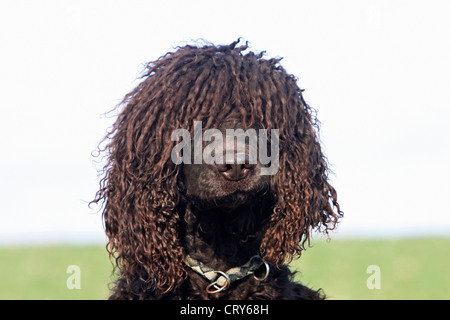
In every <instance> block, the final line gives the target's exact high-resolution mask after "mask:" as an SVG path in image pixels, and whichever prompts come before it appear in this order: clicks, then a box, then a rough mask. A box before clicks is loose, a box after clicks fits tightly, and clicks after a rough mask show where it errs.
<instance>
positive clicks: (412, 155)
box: [0, 0, 450, 245]
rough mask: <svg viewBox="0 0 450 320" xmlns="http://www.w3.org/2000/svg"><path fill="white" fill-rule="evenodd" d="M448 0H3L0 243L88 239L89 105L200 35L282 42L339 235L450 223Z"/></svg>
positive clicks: (106, 104)
mask: <svg viewBox="0 0 450 320" xmlns="http://www.w3.org/2000/svg"><path fill="white" fill-rule="evenodd" d="M449 12H450V2H448V1H437V0H433V1H393V0H391V1H381V0H377V1H361V0H355V1H332V0H329V1H317V0H316V1H298V0H294V1H283V0H278V1H263V0H257V1H250V0H245V1H242V0H238V1H236V0H227V1H195V0H192V1H181V0H180V1H175V0H171V1H167V0H164V1H131V0H127V1H120V2H119V1H106V0H105V1H1V2H0V101H1V102H0V103H1V118H0V119H1V124H0V155H1V157H0V245H1V244H2V243H11V242H24V241H25V242H26V241H28V242H43V241H44V242H45V241H91V240H102V239H103V231H102V223H101V217H100V214H99V213H96V210H93V209H89V208H88V207H87V203H88V202H89V201H90V200H92V198H93V197H94V194H95V192H96V190H97V187H98V181H97V180H98V179H97V176H96V175H97V173H96V170H95V166H94V165H93V160H94V158H93V157H92V156H91V152H93V151H94V150H95V148H96V146H97V143H98V142H99V140H100V139H101V137H102V136H103V135H104V133H105V131H106V129H107V127H108V126H109V125H110V124H111V123H112V121H113V119H111V118H107V117H105V116H102V114H103V113H105V112H106V111H108V110H111V109H112V108H113V107H114V106H115V105H116V104H117V103H118V102H119V100H120V99H121V98H122V97H123V95H125V94H126V93H127V92H128V91H130V89H132V88H133V87H134V86H135V85H136V83H137V82H136V78H137V76H138V74H139V72H140V71H141V70H142V64H143V63H145V62H147V61H151V60H154V59H156V58H158V57H159V56H161V55H162V54H164V53H165V52H167V51H168V50H170V49H172V48H173V47H175V46H178V45H184V44H186V43H187V42H189V41H190V40H192V39H199V38H203V39H206V40H208V41H211V42H213V43H216V44H227V43H231V42H232V41H234V40H236V39H237V38H238V37H244V39H245V40H248V41H249V42H250V45H251V48H252V49H253V50H256V51H261V50H266V51H267V53H268V55H269V56H270V57H273V56H281V57H284V60H283V61H282V64H283V65H284V66H285V67H286V68H287V70H288V71H289V72H290V73H293V74H295V75H296V76H298V77H299V78H300V80H299V85H300V87H302V88H304V89H306V91H305V92H304V96H305V99H306V100H307V102H308V103H309V104H310V105H311V106H312V107H314V108H315V109H317V110H318V111H319V113H318V117H319V119H320V120H321V122H322V130H321V139H322V141H323V144H324V149H325V152H326V154H327V156H328V158H329V160H330V163H331V164H332V169H333V171H334V172H335V173H336V175H335V176H334V177H333V181H334V184H335V187H336V188H337V190H338V195H339V200H340V203H341V205H342V208H343V210H344V212H345V218H344V219H342V222H341V224H340V226H339V230H338V232H337V233H338V234H339V235H340V236H355V235H360V236H363V235H389V236H392V235H404V234H424V233H425V234H447V235H450V209H449V207H448V206H447V202H448V200H449V194H450V187H449V178H450V169H449V164H450V142H449V138H450V111H449V110H450V97H449V92H450V19H449V18H448V14H449Z"/></svg>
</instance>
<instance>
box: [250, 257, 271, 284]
mask: <svg viewBox="0 0 450 320" xmlns="http://www.w3.org/2000/svg"><path fill="white" fill-rule="evenodd" d="M263 262H264V266H265V267H266V273H265V274H264V276H263V277H261V278H258V277H257V276H255V275H254V274H253V276H254V277H255V279H256V280H258V281H263V280H266V279H267V277H268V276H269V273H270V266H269V264H268V263H267V262H265V261H263Z"/></svg>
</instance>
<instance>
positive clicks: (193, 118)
mask: <svg viewBox="0 0 450 320" xmlns="http://www.w3.org/2000/svg"><path fill="white" fill-rule="evenodd" d="M237 44H238V41H236V42H234V43H232V44H231V45H226V46H214V45H206V46H203V47H195V46H185V47H181V48H178V49H177V50H176V51H174V52H170V53H167V54H166V55H164V56H162V57H161V58H160V59H158V60H157V61H155V62H151V63H149V64H148V66H147V70H146V73H145V74H144V75H143V78H144V80H143V81H142V82H141V83H140V84H139V85H138V86H137V87H136V89H134V90H133V91H132V92H130V93H129V94H128V95H127V96H126V97H125V98H124V101H123V103H122V104H123V105H124V109H123V110H122V111H121V113H120V114H119V116H118V119H117V121H116V123H115V124H114V126H113V128H112V130H111V132H110V133H109V134H108V135H107V137H106V140H108V144H107V145H106V147H105V150H106V152H107V156H108V163H107V165H106V166H105V169H104V177H103V179H102V180H101V182H100V186H101V188H100V190H99V191H98V193H97V197H96V199H95V200H94V202H99V201H101V200H104V203H105V206H104V211H103V216H104V220H105V228H106V233H107V235H108V238H109V244H108V246H109V251H110V254H111V255H112V256H113V257H114V258H115V259H116V262H117V268H119V270H120V273H121V275H122V276H123V277H129V278H131V277H136V276H139V277H141V278H142V279H143V280H146V281H148V282H151V283H152V284H153V286H154V290H155V292H156V293H157V294H162V293H164V292H167V291H170V290H172V289H174V288H175V287H177V286H178V285H179V284H180V283H181V281H182V279H183V276H184V275H185V270H184V267H183V263H182V261H183V248H182V247H181V245H180V240H179V239H180V236H179V231H180V230H179V226H180V223H179V222H180V219H181V217H180V216H181V214H182V213H181V212H180V205H181V204H182V202H183V201H185V199H188V200H193V199H197V200H198V201H200V202H203V203H206V204H208V205H211V204H215V205H219V206H224V207H226V206H228V207H229V208H231V209H232V208H234V207H237V206H240V205H242V204H244V203H246V202H248V201H254V200H255V197H258V196H260V195H262V194H267V193H270V195H271V198H272V199H273V205H271V206H270V208H268V210H269V211H270V212H269V213H270V217H269V219H268V224H267V226H266V228H265V230H266V231H265V235H264V237H263V240H262V244H261V253H262V255H263V257H264V260H265V261H266V262H268V263H270V264H273V265H276V266H278V265H281V264H283V263H284V262H285V261H289V260H290V259H291V258H292V257H293V256H294V255H299V254H300V252H301V250H302V249H303V246H304V243H305V241H307V240H308V239H309V237H310V232H311V230H312V229H316V228H317V229H320V228H322V230H323V231H325V232H326V231H328V230H330V229H333V228H334V227H335V225H336V223H337V220H338V218H339V217H340V216H341V212H340V209H339V205H338V203H337V195H336V192H335V190H334V188H333V187H332V186H331V185H330V184H329V182H328V171H329V170H328V166H327V161H326V158H325V157H324V155H323V153H322V151H321V148H320V144H319V141H318V137H317V131H318V126H317V125H316V119H315V117H314V112H313V110H312V109H311V108H310V107H309V106H308V105H307V104H306V103H305V101H304V100H303V97H302V91H301V90H300V89H299V87H298V86H297V84H296V78H295V77H294V76H292V75H290V74H288V73H287V72H286V70H285V69H284V68H282V67H281V66H280V65H279V61H280V59H269V60H267V59H264V58H263V53H260V54H255V53H253V52H248V53H246V54H244V53H243V51H245V50H246V49H247V46H246V45H244V46H241V47H237ZM199 125H200V132H201V134H200V137H201V138H198V137H199V136H198V132H199V128H198V126H199ZM232 129H233V130H234V132H236V130H237V129H240V130H241V131H238V132H240V134H242V135H244V136H245V139H244V141H248V146H246V143H244V145H242V143H239V139H238V138H236V140H234V139H233V143H231V142H230V143H228V142H227V139H226V137H227V130H232ZM208 130H209V131H208ZM252 130H253V131H252ZM196 133H197V135H196ZM253 133H254V134H253ZM238 135H239V134H238ZM219 136H222V138H223V139H222V143H218V144H215V143H214V144H213V143H212V142H213V141H216V140H217V141H219V140H220V138H219ZM196 137H197V139H196ZM264 137H265V138H266V139H265V140H264V139H263V138H264ZM189 139H190V140H189ZM255 139H256V140H257V143H253V144H251V143H250V142H251V141H253V142H255ZM181 140H183V141H184V143H181ZM188 141H191V143H190V144H189V143H188ZM230 141H231V140H230ZM234 141H237V142H236V143H235V142H234ZM241 141H242V140H241ZM180 143H181V144H180ZM264 145H265V149H264V150H263V149H262V147H263V146H264ZM208 147H209V148H208ZM199 150H200V151H199ZM263 151H264V152H263ZM264 155H265V157H264Z"/></svg>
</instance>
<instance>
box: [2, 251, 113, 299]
mask: <svg viewBox="0 0 450 320" xmlns="http://www.w3.org/2000/svg"><path fill="white" fill-rule="evenodd" d="M70 265H77V266H78V267H79V268H80V284H81V288H80V289H71V290H69V289H68V288H67V279H68V278H69V277H70V276H71V275H72V274H70V273H67V267H69V266H70ZM111 270H112V268H111V263H110V262H109V258H108V255H107V253H106V250H105V248H104V247H101V246H65V247H62V246H58V247H12V248H1V249H0V299H106V298H107V297H108V293H109V290H108V283H109V282H111V279H112V278H111Z"/></svg>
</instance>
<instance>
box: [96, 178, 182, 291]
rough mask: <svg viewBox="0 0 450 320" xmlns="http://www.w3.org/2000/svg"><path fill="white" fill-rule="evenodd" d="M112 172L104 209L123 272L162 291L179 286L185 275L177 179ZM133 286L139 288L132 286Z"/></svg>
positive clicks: (111, 247) (112, 253) (113, 252)
mask: <svg viewBox="0 0 450 320" xmlns="http://www.w3.org/2000/svg"><path fill="white" fill-rule="evenodd" d="M148 179H149V180H147V179H145V181H144V180H141V179H137V177H135V176H133V175H131V174H130V175H127V174H125V175H124V174H123V173H120V174H116V173H111V174H110V180H109V185H108V190H107V202H106V206H105V209H104V213H103V216H104V221H105V230H106V234H107V236H108V238H109V242H108V251H109V253H110V256H111V257H113V258H114V259H115V264H116V268H117V269H118V270H119V276H121V277H125V278H126V279H136V278H139V279H141V280H142V281H144V282H145V283H147V285H146V287H147V288H151V289H153V291H154V293H155V294H156V295H160V294H163V293H165V292H168V291H170V290H172V289H174V288H175V287H177V286H178V285H179V284H180V283H181V281H182V279H183V277H184V273H185V271H184V268H183V264H182V261H183V252H182V248H181V245H180V243H179V236H178V226H179V216H178V212H177V210H176V203H177V197H178V195H177V191H176V186H174V185H172V182H173V181H175V180H176V175H174V176H173V177H171V178H170V179H166V180H165V181H155V180H154V179H151V178H150V177H149V178H148ZM129 289H130V290H129V291H130V292H133V291H136V288H129Z"/></svg>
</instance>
